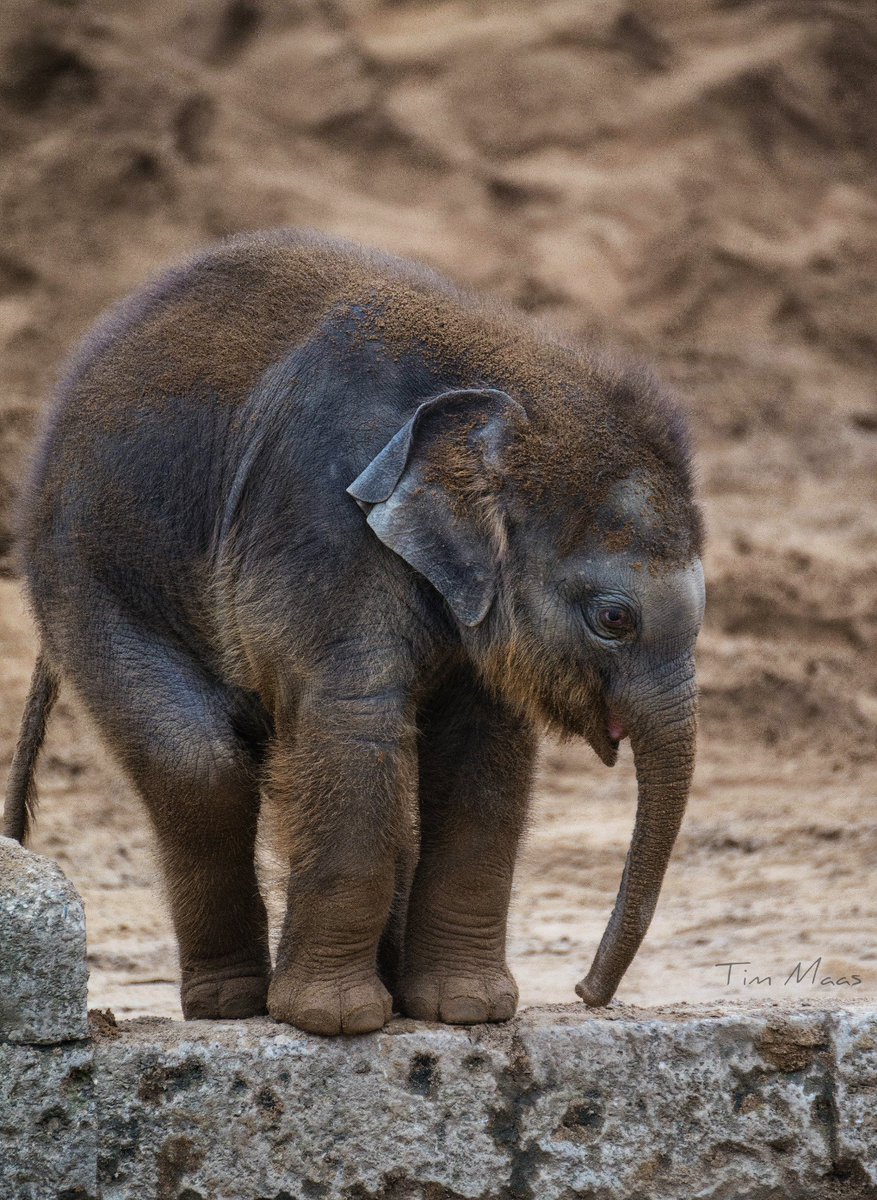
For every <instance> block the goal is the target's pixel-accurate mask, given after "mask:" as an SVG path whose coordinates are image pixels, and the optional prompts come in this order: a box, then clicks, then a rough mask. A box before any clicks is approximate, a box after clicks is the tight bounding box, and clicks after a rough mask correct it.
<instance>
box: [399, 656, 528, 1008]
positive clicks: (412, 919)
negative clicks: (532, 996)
mask: <svg viewBox="0 0 877 1200" xmlns="http://www.w3.org/2000/svg"><path fill="white" fill-rule="evenodd" d="M420 726H421V728H420V740H419V759H420V781H419V783H420V805H421V852H420V861H419V863H418V867H417V871H416V874H415V877H414V883H413V887H412V890H411V898H410V902H409V909H408V924H407V928H406V933H405V960H404V969H403V973H402V979H401V983H400V987H399V1001H400V1007H401V1009H402V1011H403V1012H404V1013H406V1014H407V1015H408V1016H412V1017H419V1018H421V1019H423V1020H430V1021H447V1022H449V1023H451V1024H471V1023H475V1022H479V1021H503V1020H507V1019H508V1018H509V1017H511V1016H513V1015H514V1012H515V1009H516V1007H517V1001H518V989H517V986H516V985H515V981H514V979H513V978H512V976H511V974H510V972H509V969H508V966H507V965H506V921H507V917H508V906H509V900H510V897H511V885H512V873H513V870H514V864H515V858H516V855H517V848H518V842H519V839H520V835H521V831H522V828H523V823H524V818H525V815H526V808H527V802H528V798H529V793H530V784H531V778H532V768H533V762H534V758H535V744H536V739H535V735H534V732H533V730H532V728H531V727H530V726H529V725H527V724H526V723H525V722H524V721H522V720H521V719H519V718H518V717H516V716H514V715H513V714H512V713H511V712H510V711H509V710H508V709H506V708H505V707H504V706H502V705H500V704H498V703H496V702H495V701H493V700H492V699H491V698H489V697H488V696H487V695H486V694H485V693H484V692H483V691H482V689H481V688H480V686H479V685H478V684H477V683H476V682H475V680H474V679H472V678H471V677H470V676H469V675H468V674H467V675H465V676H463V677H462V678H459V679H457V680H455V682H454V683H453V684H450V685H447V686H446V687H445V688H444V689H443V690H442V693H441V695H439V696H436V697H435V698H434V699H433V701H432V702H431V703H430V705H429V706H428V709H427V710H426V711H425V712H424V713H423V715H422V719H421V722H420Z"/></svg>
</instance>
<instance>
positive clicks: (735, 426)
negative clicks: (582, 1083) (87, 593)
mask: <svg viewBox="0 0 877 1200" xmlns="http://www.w3.org/2000/svg"><path fill="white" fill-rule="evenodd" d="M3 8H4V15H3V21H2V23H0V233H2V236H0V554H2V556H0V570H2V577H0V771H2V770H4V769H5V766H6V765H7V764H8V761H9V758H10V756H11V751H12V745H13V741H14V737H15V733H16V729H17V725H18V720H19V715H20V711H21V705H22V702H23V698H24V694H25V691H26V686H27V680H28V677H29V673H30V669H31V666H32V661H33V654H34V643H33V633H32V629H31V625H30V623H29V620H28V617H27V614H26V610H25V608H24V605H23V603H22V600H21V597H20V589H19V585H18V582H17V579H16V575H15V566H14V556H13V555H12V554H11V550H12V537H11V521H10V513H11V508H12V503H13V500H14V496H15V493H16V491H17V489H18V487H19V485H20V482H21V480H22V478H23V475H24V472H25V470H26V467H27V458H28V453H29V450H30V448H31V446H32V444H33V438H34V435H35V432H36V430H37V428H38V425H39V421H40V418H41V414H42V413H43V411H44V410H45V406H46V403H47V397H48V396H49V395H50V391H51V387H52V383H53V380H54V379H55V378H56V376H57V372H58V370H59V368H60V364H61V362H62V361H63V358H64V356H65V355H66V354H67V353H68V352H69V351H70V349H71V348H72V346H73V345H74V343H75V341H76V339H77V337H78V336H79V335H80V334H81V333H82V332H83V331H84V330H85V329H86V328H87V326H88V325H89V324H90V323H91V322H92V320H93V319H94V318H95V316H96V315H97V313H98V312H99V311H100V310H101V309H102V308H103V307H104V306H105V305H106V304H108V303H109V302H111V301H113V300H114V299H116V298H118V297H119V296H121V295H122V294H124V293H125V292H127V291H129V290H130V289H131V288H132V287H134V286H135V285H136V284H138V283H139V282H140V281H141V280H143V279H144V278H145V277H146V276H148V275H150V274H152V273H154V272H155V271H156V270H157V269H158V268H160V267H161V266H163V265H164V264H165V263H167V262H169V261H172V260H173V259H175V258H177V257H178V256H180V255H181V254H183V253H184V252H186V251H188V250H190V249H191V248H193V247H195V246H198V245H200V244H203V243H204V242H205V241H209V240H211V239H212V238H214V237H216V236H220V235H223V234H226V233H230V232H234V231H237V230H240V229H247V228H258V227H265V226H270V225H275V224H296V225H311V226H315V227H318V228H320V229H325V230H329V231H333V232H336V233H340V234H344V235H346V236H349V237H353V238H355V239H358V240H360V241H363V242H367V243H370V244H373V245H377V246H381V247H383V248H386V249H389V250H392V251H395V252H397V253H401V254H406V255H410V256H413V257H417V258H420V259H423V260H425V261H427V262H429V263H431V264H433V265H434V266H436V267H438V268H439V269H441V270H443V271H445V272H446V273H448V274H449V275H451V276H452V277H454V278H456V279H457V280H459V281H462V282H465V283H468V284H472V285H475V286H477V287H479V288H483V289H484V290H486V291H491V292H494V293H497V294H499V295H501V296H504V297H505V298H507V299H509V300H511V301H512V302H514V303H516V304H518V305H520V306H522V307H523V308H525V309H527V310H530V311H532V312H534V313H536V314H538V315H539V316H540V317H543V318H546V319H548V320H550V321H552V322H555V323H556V324H558V325H560V326H562V327H564V328H566V329H569V330H572V331H574V332H575V333H577V334H579V335H581V336H582V337H601V338H606V339H608V340H609V342H610V343H613V344H616V345H619V346H622V347H624V348H626V349H629V350H632V351H634V352H635V353H639V354H642V355H644V356H645V357H647V358H650V359H652V360H653V361H655V362H656V363H657V364H658V366H659V368H660V371H661V373H662V374H663V376H664V378H665V379H667V380H668V381H669V382H670V383H672V384H674V385H675V386H676V388H677V389H678V391H679V393H680V394H681V396H682V397H683V400H684V403H685V404H686V406H687V408H688V410H689V411H690V414H691V419H692V423H693V426H694V430H695V434H696V438H697V443H698V447H699V463H700V477H701V488H702V496H703V501H704V505H705V509H706V515H707V524H708V533H709V543H708V550H707V554H706V563H705V565H706V572H707V579H708V592H709V599H708V615H707V621H706V627H705V629H704V633H703V635H702V640H701V643H700V652H699V664H700V678H701V696H702V701H701V712H702V719H701V731H702V732H701V738H700V750H699V761H698V767H697V773H696V778H695V784H694V789H693V793H692V798H691V804H690V809H689V814H688V816H687V818H686V823H685V826H684V829H683V832H682V834H681V836H680V839H679V842H678V846H677V850H676V853H675V856H674V860H673V863H672V866H671V869H670V871H669V874H668V877H667V881H666V884H665V887H664V892H663V896H662V900H661V904H660V906H659V910H658V915H657V917H656V919H655V921H654V924H653V926H652V930H651V932H650V934H649V936H648V939H647V940H646V943H645V944H644V946H643V948H642V950H641V952H640V954H639V956H638V958H637V960H636V962H635V963H634V965H633V966H632V968H631V969H630V971H629V973H628V975H627V977H626V979H625V981H624V983H623V985H622V988H621V990H620V993H619V995H620V998H621V999H623V1000H626V1001H628V1002H633V1003H639V1004H650V1003H657V1002H684V1001H698V1000H705V1001H710V1002H715V1001H719V1000H721V999H722V998H729V997H732V996H741V995H749V996H751V995H756V994H757V995H760V996H771V997H775V998H777V999H780V998H784V997H788V996H790V995H792V994H799V995H803V994H807V995H808V996H810V997H813V996H815V995H826V994H829V993H831V994H835V995H837V994H841V993H844V992H849V989H846V988H845V987H844V985H834V984H821V983H819V982H816V983H814V982H813V976H812V975H811V976H808V977H807V980H806V981H805V982H804V983H802V984H797V983H795V982H794V981H793V982H792V983H790V984H786V983H785V980H786V978H787V976H788V975H789V973H790V972H791V971H792V970H793V969H794V967H795V965H796V964H797V963H799V962H802V963H803V964H804V968H805V969H806V967H808V966H809V965H810V964H811V963H813V962H814V961H815V960H816V959H818V958H820V959H821V963H820V965H819V967H818V968H817V969H816V971H815V972H814V974H816V975H817V980H821V979H824V978H826V977H829V978H833V979H838V978H840V977H846V978H850V977H851V976H852V975H853V974H855V975H858V976H860V977H861V978H862V981H863V982H862V984H861V985H859V986H858V987H857V988H856V989H855V993H856V995H858V996H865V995H871V996H875V995H877V936H875V931H877V821H875V758H877V685H875V628H877V601H875V596H877V522H875V515H877V488H875V480H877V452H875V451H877V405H875V388H874V379H875V373H874V368H875V359H877V329H875V313H877V297H875V290H877V288H875V263H877V185H875V180H877V172H875V167H877V9H875V7H874V5H873V3H871V2H870V0H862V2H861V3H856V2H853V0H825V2H819V0H795V2H791V0H787V2H782V0H774V2H770V0H767V2H755V0H752V2H749V3H747V2H745V0H711V2H708V0H643V2H642V3H634V2H632V0H631V2H628V3H621V2H617V0H602V2H600V3H597V2H596V0H543V2H537V0H530V2H529V3H510V2H507V3H497V2H494V0H481V2H479V3H463V2H459V0H451V2H446V3H408V2H405V0H396V2H391V0H385V2H384V3H379V2H378V0H299V2H295V0H283V2H281V0H222V2H216V0H197V2H194V3H189V4H186V5H180V4H177V3H175V2H174V0H156V2H151V3H142V2H141V0H138V2H137V3H135V2H134V0H113V2H112V3H111V2H110V0H80V2H79V3H60V2H56V3H49V2H47V0H5V3H4V6H3ZM40 777H41V784H42V796H43V800H42V807H41V812H40V818H39V821H38V825H37V832H36V836H35V838H34V842H33V845H34V848H35V849H37V850H39V851H41V852H43V853H47V854H50V855H52V856H53V857H55V858H56V859H57V860H58V861H59V862H60V863H61V865H62V866H63V868H64V870H65V871H67V873H68V874H69V875H70V877H71V878H72V879H73V880H74V881H75V883H76V885H77V886H78V887H79V889H80V890H81V892H82V894H83V896H84V898H85V901H86V905H87V914H88V929H89V939H90V964H91V999H92V1003H93V1004H96V1005H100V1006H107V1005H111V1006H112V1007H113V1008H114V1009H115V1011H116V1013H117V1015H119V1016H127V1015H133V1014H143V1013H164V1014H169V1015H174V1014H178V1013H179V1009H178V1005H177V999H176V986H175V983H174V980H175V973H176V963H175V952H174V943H173V938H172V935H171V931H170V928H169V924H168V920H167V917H166V913H165V909H164V906H163V900H162V898H161V891H160V886H159V885H158V883H157V879H156V872H155V868H154V865H153V861H152V857H151V851H150V835H149V830H148V827H147V824H146V820H145V817H144V815H143V813H142V812H141V810H140V808H139V807H138V804H137V801H136V799H135V798H134V797H133V796H132V794H131V792H130V790H129V788H128V786H127V784H126V783H125V781H124V779H123V778H122V776H121V775H120V773H119V771H118V769H117V768H116V767H115V766H114V764H113V763H112V761H111V760H110V759H109V758H108V757H107V756H106V754H105V753H104V752H103V750H102V749H101V747H100V745H99V743H98V741H97V740H96V737H95V735H94V732H93V731H92V730H91V728H90V727H89V725H88V723H87V722H86V721H85V719H84V718H83V717H82V715H81V714H80V712H79V710H78V708H77V706H76V703H75V699H74V697H73V696H72V694H71V693H70V691H69V689H67V690H65V691H64V693H63V697H62V701H61V703H60V705H59V707H58V709H57V710H56V714H55V717H54V718H53V722H52V726H51V731H50V736H49V739H48V743H47V748H46V753H45V756H44V759H43V762H42V765H41V770H40ZM634 798H635V788H634V778H633V773H632V767H631V763H630V755H629V751H626V752H625V753H624V754H623V755H622V761H621V762H620V763H619V765H618V766H617V767H616V768H615V769H614V770H613V771H609V770H607V769H606V768H605V767H603V766H602V765H601V764H600V763H599V762H598V761H597V760H596V758H595V757H594V756H593V754H592V753H591V752H590V751H589V750H588V749H587V748H586V747H584V746H578V745H573V744H570V745H564V746H555V745H552V744H548V745H546V747H545V751H544V754H543V763H542V770H541V775H540V781H539V786H538V794H537V798H536V802H535V805H534V812H533V820H532V827H531V831H530V835H529V837H528V841H527V846H526V849H525V851H524V854H523V856H522V860H521V867H520V870H519V874H518V878H517V889H516V896H515V902H514V909H513V915H512V922H511V947H510V950H511V960H512V964H513V968H514V970H515V972H516V974H517V976H518V978H519V981H520V984H521V990H522V998H523V1000H524V1001H525V1002H534V1001H537V1000H542V1001H557V1000H565V999H572V998H573V993H572V987H573V984H574V983H575V981H576V980H577V979H578V978H579V977H580V976H581V974H582V973H583V971H584V968H585V967H586V965H587V963H588V962H589V960H590V955H591V953H592V952H593V949H594V947H595V945H596V941H597V939H598V937H599V935H600V933H601V931H602V928H603V926H604V923H605V920H606V918H607V916H608V912H609V909H610V907H611V903H612V900H613V898H614V894H615V890H616V887H617V884H618V880H619V877H620V872H621V867H622V863H623V858H624V853H625V850H626V845H627V840H628V837H629V833H630V829H631V825H632V820H633V806H634ZM275 875H276V870H274V869H269V870H268V872H267V878H268V881H269V883H270V880H271V878H273V877H274V876H275ZM729 960H737V961H748V962H749V963H750V966H748V967H746V968H745V970H746V971H747V972H748V975H749V977H751V976H752V975H753V974H756V975H758V976H759V977H766V976H770V977H771V983H770V984H767V983H759V984H755V985H753V986H750V987H747V988H743V987H742V986H734V985H732V986H727V985H726V976H727V969H726V968H717V967H716V966H715V965H714V964H716V963H719V962H726V961H729ZM743 971H744V968H742V967H741V968H739V969H738V971H737V974H736V975H735V979H740V980H742V977H743Z"/></svg>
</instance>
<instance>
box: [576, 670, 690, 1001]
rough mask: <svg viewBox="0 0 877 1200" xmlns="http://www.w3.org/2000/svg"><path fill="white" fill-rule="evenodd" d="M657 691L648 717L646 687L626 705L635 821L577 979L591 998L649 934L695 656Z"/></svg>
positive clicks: (685, 776) (665, 856) (610, 986)
mask: <svg viewBox="0 0 877 1200" xmlns="http://www.w3.org/2000/svg"><path fill="white" fill-rule="evenodd" d="M660 693H661V695H660V697H656V696H655V693H654V690H651V689H650V694H649V697H648V701H649V705H648V707H649V708H650V709H651V715H650V716H649V717H641V716H638V715H637V713H636V711H635V709H636V708H640V710H641V711H643V710H644V709H645V701H644V695H643V693H640V700H639V703H638V704H636V705H634V706H633V708H634V711H633V712H632V713H631V718H630V729H631V746H632V749H633V755H634V763H635V766H636V774H637V786H638V793H639V794H638V800H637V811H636V822H635V824H634V830H633V837H632V839H631V843H630V849H629V851H628V854H627V861H626V863H625V866H624V873H623V875H622V877H621V887H620V888H619V891H618V896H617V898H616V901H615V907H614V909H613V910H612V916H611V917H610V918H609V924H608V925H607V927H606V932H605V933H604V934H603V938H602V940H601V942H600V946H599V948H598V950H597V953H596V955H595V956H594V961H593V963H592V964H591V969H590V971H588V974H587V975H586V976H585V978H584V979H583V980H582V981H581V983H579V984H578V985H577V986H576V992H577V993H578V994H579V996H581V998H582V999H583V1000H584V1001H585V1003H586V1004H589V1005H592V1006H598V1005H603V1004H608V1003H609V1001H610V1000H611V999H612V997H613V995H614V994H615V990H616V988H617V987H618V984H619V983H620V981H621V977H622V976H623V975H624V972H625V971H626V970H627V968H628V967H629V966H630V964H631V962H632V960H633V957H634V955H635V954H636V952H637V950H638V949H639V946H640V943H641V942H642V940H643V938H644V937H645V935H646V931H647V930H648V927H649V924H650V922H651V919H652V916H653V914H654V911H655V907H656V905H657V902H658V895H659V893H660V891H661V884H662V883H663V880H664V874H665V872H666V870H667V864H668V862H669V861H670V854H671V852H672V850H673V844H674V842H675V841H676V835H677V833H678V832H679V826H680V825H681V824H682V817H683V815H684V813H685V805H686V802H687V800H688V791H689V787H690V785H691V775H692V771H693V768H694V746H695V737H696V730H697V715H696V707H697V705H696V691H695V682H694V666H693V662H691V661H690V660H688V661H686V662H685V663H684V664H679V666H678V668H677V670H675V671H673V672H672V680H671V681H670V686H669V687H668V686H667V685H666V682H665V685H664V686H663V687H661V689H660ZM656 701H657V702H656ZM661 701H663V704H661ZM659 706H660V707H659ZM656 710H659V711H660V716H658V717H657V718H656V716H655V712H656Z"/></svg>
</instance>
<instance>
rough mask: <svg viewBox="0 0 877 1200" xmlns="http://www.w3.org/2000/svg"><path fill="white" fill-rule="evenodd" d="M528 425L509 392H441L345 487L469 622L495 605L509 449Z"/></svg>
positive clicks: (401, 553) (398, 550)
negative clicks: (505, 461) (502, 488)
mask: <svg viewBox="0 0 877 1200" xmlns="http://www.w3.org/2000/svg"><path fill="white" fill-rule="evenodd" d="M526 423H527V415H526V413H525V412H524V410H523V408H522V407H521V405H520V404H518V403H517V402H516V401H515V400H513V399H512V398H511V396H508V395H506V393H505V392H500V391H496V390H494V389H492V388H479V389H471V390H470V389H467V390H464V391H452V392H443V393H442V394H441V395H439V396H434V397H433V398H432V399H430V400H427V401H426V402H425V403H424V404H421V405H420V407H419V408H418V409H417V411H416V412H415V414H414V416H413V417H412V418H411V420H410V421H408V423H407V424H406V425H403V426H402V428H401V429H400V430H399V432H398V433H397V434H396V435H395V436H394V437H393V438H392V439H391V440H390V441H389V442H388V443H387V445H386V446H385V447H384V448H383V450H382V451H381V452H380V454H378V456H377V457H376V458H374V459H373V460H372V461H371V462H370V463H369V465H368V466H367V467H366V468H365V470H364V471H363V472H362V473H361V474H360V475H359V476H358V477H357V478H356V479H355V480H354V481H353V483H352V484H351V485H350V487H349V488H348V489H347V491H348V492H349V494H350V495H351V496H353V498H354V499H355V500H356V501H357V502H358V503H359V506H360V508H362V510H363V511H364V512H365V513H366V514H367V517H368V523H369V525H370V526H371V528H372V529H373V530H374V532H375V533H376V534H377V536H378V537H379V538H380V539H381V541H382V542H383V543H384V545H385V546H389V548H390V549H391V550H393V551H395V553H396V554H398V555H399V556H400V558H404V560H405V561H406V562H407V563H408V564H409V565H410V566H412V567H414V569H415V571H418V572H419V573H420V574H421V575H423V576H425V577H426V578H427V579H428V580H429V582H430V583H431V584H432V585H433V586H434V587H435V588H437V589H438V591H439V592H441V594H442V596H444V598H445V600H447V602H448V604H449V605H450V606H451V608H452V609H453V611H454V614H455V615H456V617H457V619H458V620H459V621H461V622H462V623H463V624H464V625H470V626H471V625H478V624H479V623H480V622H481V621H483V620H484V618H485V616H486V615H487V613H488V612H489V610H490V606H491V604H492V603H493V598H494V595H495V593H496V586H497V573H498V570H499V560H500V555H501V550H502V532H503V531H502V515H501V512H500V505H499V496H498V491H499V486H500V484H501V474H502V465H503V452H504V450H505V448H506V446H507V444H508V442H509V441H510V440H511V438H512V437H513V436H514V433H515V431H516V430H517V429H519V428H520V427H521V426H522V425H524V424H526Z"/></svg>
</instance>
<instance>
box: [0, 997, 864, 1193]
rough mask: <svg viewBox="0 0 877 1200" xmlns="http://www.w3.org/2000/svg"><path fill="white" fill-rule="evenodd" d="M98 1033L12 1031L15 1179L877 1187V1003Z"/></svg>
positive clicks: (2, 1118)
mask: <svg viewBox="0 0 877 1200" xmlns="http://www.w3.org/2000/svg"><path fill="white" fill-rule="evenodd" d="M92 1028H93V1034H94V1037H93V1039H92V1041H91V1042H89V1043H85V1044H80V1045H79V1046H77V1047H73V1048H71V1047H70V1046H63V1047H58V1048H57V1049H56V1050H54V1051H53V1050H50V1049H48V1048H45V1047H41V1048H36V1047H24V1046H12V1045H7V1046H5V1047H3V1051H4V1055H5V1058H4V1059H3V1061H2V1084H0V1135H2V1136H3V1138H4V1148H5V1149H7V1158H6V1161H5V1163H4V1167H3V1173H0V1182H2V1183H3V1184H4V1185H5V1190H4V1191H2V1192H0V1194H2V1195H4V1196H6V1195H10V1196H15V1197H22V1198H24V1200H43V1197H45V1198H46V1200H48V1198H49V1197H52V1198H54V1197H56V1196H64V1197H73V1196H78V1197H81V1198H82V1200H91V1198H92V1197H98V1198H99V1200H169V1198H171V1197H172V1198H174V1200H183V1198H185V1200H208V1198H209V1200H313V1198H315V1197H317V1198H319V1197H325V1198H327V1200H328V1198H332V1200H334V1198H338V1200H345V1198H350V1200H378V1198H379V1197H380V1198H386V1200H460V1198H461V1197H466V1198H467V1200H536V1198H538V1200H570V1198H571V1197H587V1198H589V1200H632V1198H634V1197H643V1198H644V1197H648V1200H678V1198H679V1197H680V1196H697V1197H698V1200H740V1198H741V1197H743V1196H746V1197H752V1198H756V1197H758V1198H764V1200H768V1198H770V1200H773V1198H774V1197H777V1198H778V1197H783V1200H813V1198H815V1197H819V1200H831V1198H832V1197H837V1198H838V1200H840V1198H843V1200H856V1198H859V1200H868V1198H870V1200H874V1197H877V1184H875V1180H877V1071H875V1063H877V1060H875V1048H877V1012H875V1011H874V1010H873V1009H871V1008H867V1007H861V1008H859V1007H857V1006H852V1007H850V1008H841V1007H830V1006H823V1007H818V1006H814V1007H807V1006H805V1007H803V1008H801V1009H800V1010H799V1011H796V1010H794V1009H792V1008H790V1007H785V1006H783V1005H778V1004H773V1005H765V1006H756V1005H740V1006H738V1007H736V1008H734V1009H732V1010H731V1011H728V1010H726V1011H721V1010H714V1009H713V1010H710V1009H707V1008H698V1007H692V1008H688V1009H670V1010H666V1009H664V1010H661V1009H651V1010H649V1009H639V1010H637V1009H633V1008H624V1007H615V1006H613V1007H612V1008H611V1009H608V1010H602V1011H596V1012H590V1013H589V1012H588V1011H587V1010H585V1009H584V1008H583V1007H582V1006H564V1007H557V1008H552V1009H531V1010H529V1011H527V1012H525V1013H523V1014H522V1015H521V1016H520V1017H518V1018H517V1020H515V1021H513V1022H511V1023H509V1024H508V1025H506V1026H499V1027H487V1026H477V1027H473V1028H472V1029H452V1028H448V1027H442V1026H430V1025H425V1024H421V1023H415V1022H413V1021H398V1020H397V1021H394V1022H393V1023H392V1024H391V1025H390V1026H389V1028H388V1029H387V1030H386V1031H385V1032H383V1033H380V1034H373V1035H370V1036H368V1037H364V1038H356V1039H344V1038H338V1039H329V1040H324V1039H320V1038H314V1037H308V1036H307V1035H305V1034H300V1033H298V1032H296V1031H295V1030H293V1029H290V1028H288V1027H285V1026H281V1025H276V1024H274V1023H273V1022H271V1021H269V1020H268V1019H260V1020H253V1021H246V1022H243V1021H242V1022H231V1021H226V1022H211V1021H203V1022H190V1023H188V1024H181V1023H179V1022H174V1021H167V1020H161V1019H157V1018H152V1019H143V1020H139V1021H133V1022H129V1023H123V1024H122V1025H120V1026H118V1027H116V1026H114V1025H113V1024H112V1022H109V1021H107V1020H104V1021H102V1022H99V1023H95V1024H93V1027H92ZM10 1106H11V1107H10ZM10 1147H11V1149H12V1155H11V1158H10V1157H9V1155H8V1150H9V1148H10ZM16 1172H17V1173H16ZM95 1179H96V1183H95V1182H94V1181H95ZM77 1188H78V1189H79V1191H77V1190H76V1189H77Z"/></svg>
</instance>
